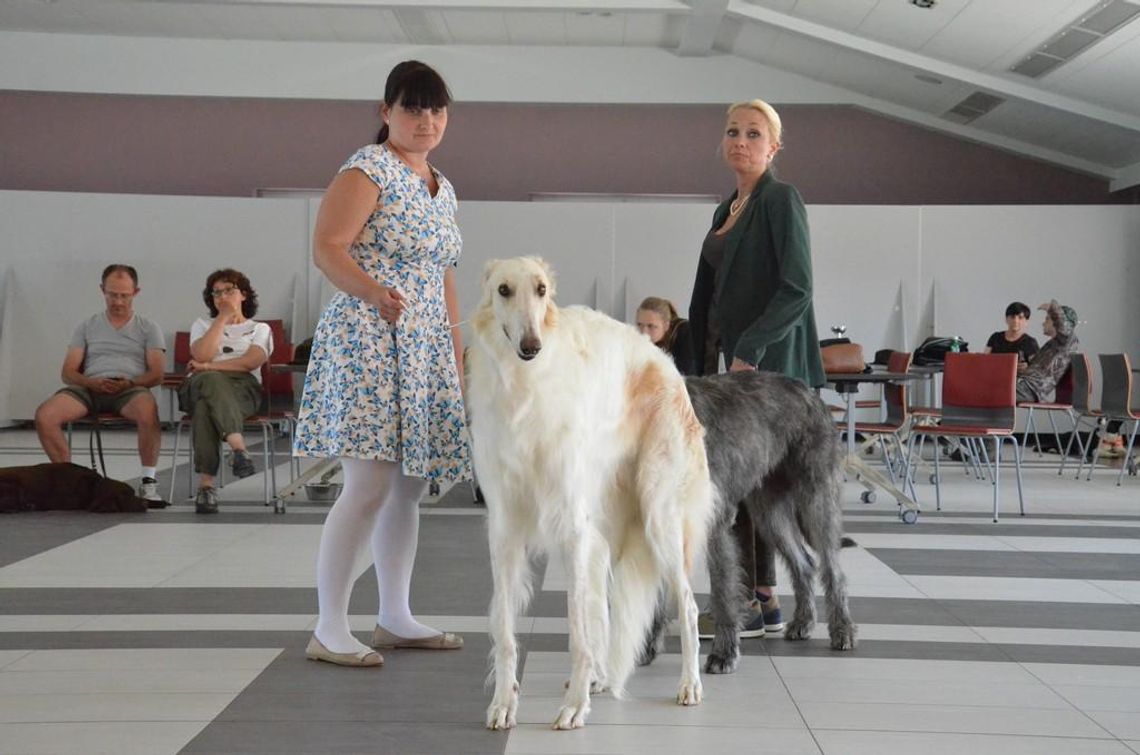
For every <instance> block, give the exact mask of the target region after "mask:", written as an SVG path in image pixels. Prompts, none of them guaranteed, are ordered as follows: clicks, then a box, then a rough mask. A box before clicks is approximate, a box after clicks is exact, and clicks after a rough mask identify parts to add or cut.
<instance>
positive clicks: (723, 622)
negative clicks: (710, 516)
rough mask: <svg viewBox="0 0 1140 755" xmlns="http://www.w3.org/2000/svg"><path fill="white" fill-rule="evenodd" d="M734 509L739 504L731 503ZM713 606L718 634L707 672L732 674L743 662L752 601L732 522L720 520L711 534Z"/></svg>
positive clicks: (710, 581) (710, 563) (707, 661)
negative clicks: (744, 612) (743, 625)
mask: <svg viewBox="0 0 1140 755" xmlns="http://www.w3.org/2000/svg"><path fill="white" fill-rule="evenodd" d="M731 509H732V510H733V511H735V510H736V506H735V505H733V506H731ZM705 560H706V561H707V562H708V567H709V586H710V593H711V595H710V598H709V600H710V606H709V607H710V609H711V610H712V617H713V625H714V630H713V631H714V635H713V641H712V647H711V648H710V649H709V654H708V656H707V657H706V658H705V672H706V673H709V674H731V673H732V672H734V671H736V667H737V665H738V664H739V662H740V636H739V630H740V622H741V618H742V617H741V608H742V607H743V606H744V604H745V603H747V602H748V596H747V591H746V589H745V587H744V580H743V579H742V577H743V576H744V575H743V567H742V566H741V564H740V548H739V547H737V545H736V538H735V537H734V536H733V534H732V529H731V527H730V523H728V522H725V523H723V524H722V523H720V522H718V523H717V524H716V525H714V527H713V529H712V531H711V532H710V534H709V544H708V553H707V554H706V557H705Z"/></svg>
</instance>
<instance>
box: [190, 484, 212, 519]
mask: <svg viewBox="0 0 1140 755" xmlns="http://www.w3.org/2000/svg"><path fill="white" fill-rule="evenodd" d="M194 513H195V514H217V513H218V491H216V490H214V489H213V488H198V495H197V497H196V498H195V499H194Z"/></svg>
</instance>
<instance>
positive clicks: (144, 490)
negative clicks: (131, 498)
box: [139, 477, 168, 509]
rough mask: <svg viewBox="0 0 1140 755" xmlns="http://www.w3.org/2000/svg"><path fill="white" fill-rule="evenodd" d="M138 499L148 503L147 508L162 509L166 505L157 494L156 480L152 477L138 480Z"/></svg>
mask: <svg viewBox="0 0 1140 755" xmlns="http://www.w3.org/2000/svg"><path fill="white" fill-rule="evenodd" d="M139 498H142V499H143V500H145V501H148V503H147V508H152V509H163V508H166V506H167V505H168V504H167V503H166V501H165V500H163V498H162V496H161V495H159V494H158V480H156V479H154V478H153V477H144V478H142V479H141V480H139Z"/></svg>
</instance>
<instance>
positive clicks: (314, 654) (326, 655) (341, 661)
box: [305, 634, 384, 666]
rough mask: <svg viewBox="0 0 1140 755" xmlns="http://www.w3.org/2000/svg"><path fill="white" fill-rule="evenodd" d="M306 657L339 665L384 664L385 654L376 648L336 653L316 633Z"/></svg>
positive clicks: (307, 648) (306, 649) (306, 651)
mask: <svg viewBox="0 0 1140 755" xmlns="http://www.w3.org/2000/svg"><path fill="white" fill-rule="evenodd" d="M305 657H306V658H308V659H309V660H310V661H325V662H327V663H335V664H336V665H338V666H383V665H384V656H382V655H380V654H379V653H377V652H376V651H375V650H361V651H359V652H356V653H334V652H333V651H331V650H329V649H328V648H327V647H325V646H324V645H323V644H321V641H320V640H318V639H317V636H316V635H315V634H314V635H313V636H312V638H311V639H310V640H309V645H308V647H306V648H305Z"/></svg>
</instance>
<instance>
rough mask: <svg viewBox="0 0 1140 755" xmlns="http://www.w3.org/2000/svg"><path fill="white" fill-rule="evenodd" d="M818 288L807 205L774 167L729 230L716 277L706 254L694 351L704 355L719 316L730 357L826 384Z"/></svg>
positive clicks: (694, 306) (693, 306)
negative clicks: (818, 328) (816, 298)
mask: <svg viewBox="0 0 1140 755" xmlns="http://www.w3.org/2000/svg"><path fill="white" fill-rule="evenodd" d="M735 197H736V192H733V193H732V196H731V197H729V198H728V199H727V200H725V201H724V202H722V203H721V204H720V205H718V206H717V208H716V212H715V213H713V223H712V227H713V228H714V229H715V228H720V227H721V226H722V225H723V224H724V221H725V220H726V219H727V218H728V206H729V204H730V203H731V202H732V200H733V199H734V198H735ZM811 296H812V275H811V242H810V240H809V238H808V224H807V211H806V210H805V208H804V203H803V200H802V199H801V198H800V194H799V192H798V191H796V189H795V187H793V186H791V185H790V184H786V183H782V182H780V181H777V180H776V179H775V178H773V177H772V175H771V173H769V172H767V171H766V172H765V173H764V175H763V176H761V177H760V180H759V181H758V182H757V184H756V188H755V189H753V190H752V195H751V198H750V199H749V200H748V204H747V205H746V206H745V208H744V211H743V215H742V216H741V217H740V218H739V219H738V220H737V221H736V225H734V226H733V227H732V229H731V230H730V231H729V232H728V233H727V234H726V236H725V245H724V258H723V261H722V262H721V265H720V269H719V270H718V271H717V273H716V275H715V277H714V274H713V269H712V266H711V265H709V263H708V262H706V261H705V260H704V258H703V257H702V258H701V259H700V261H699V262H698V263H697V280H696V283H695V284H694V285H693V299H692V302H691V303H690V305H689V322H690V325H691V328H692V339H693V353H694V354H695V355H696V357H697V360H698V361H702V359H703V357H702V355H703V354H704V349H705V338H706V337H707V334H708V321H709V317H710V316H711V317H712V318H713V319H714V320H715V321H716V322H717V324H718V325H719V327H720V340H721V345H722V349H723V351H724V354H725V359H726V360H727V361H729V362H731V360H732V357H734V356H735V357H739V358H740V359H742V360H744V361H745V362H748V363H749V364H754V365H756V366H757V368H758V369H761V370H769V371H772V372H779V373H782V374H784V375H787V376H788V377H793V378H797V379H799V380H802V381H803V382H804V383H806V384H807V385H809V386H811V387H813V388H818V387H819V386H821V385H823V383H824V373H823V362H822V360H821V359H820V355H819V336H818V335H816V330H815V311H814V309H813V307H812V300H811ZM714 302H715V303H714ZM701 367H703V365H698V370H699V369H700V368H701Z"/></svg>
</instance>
